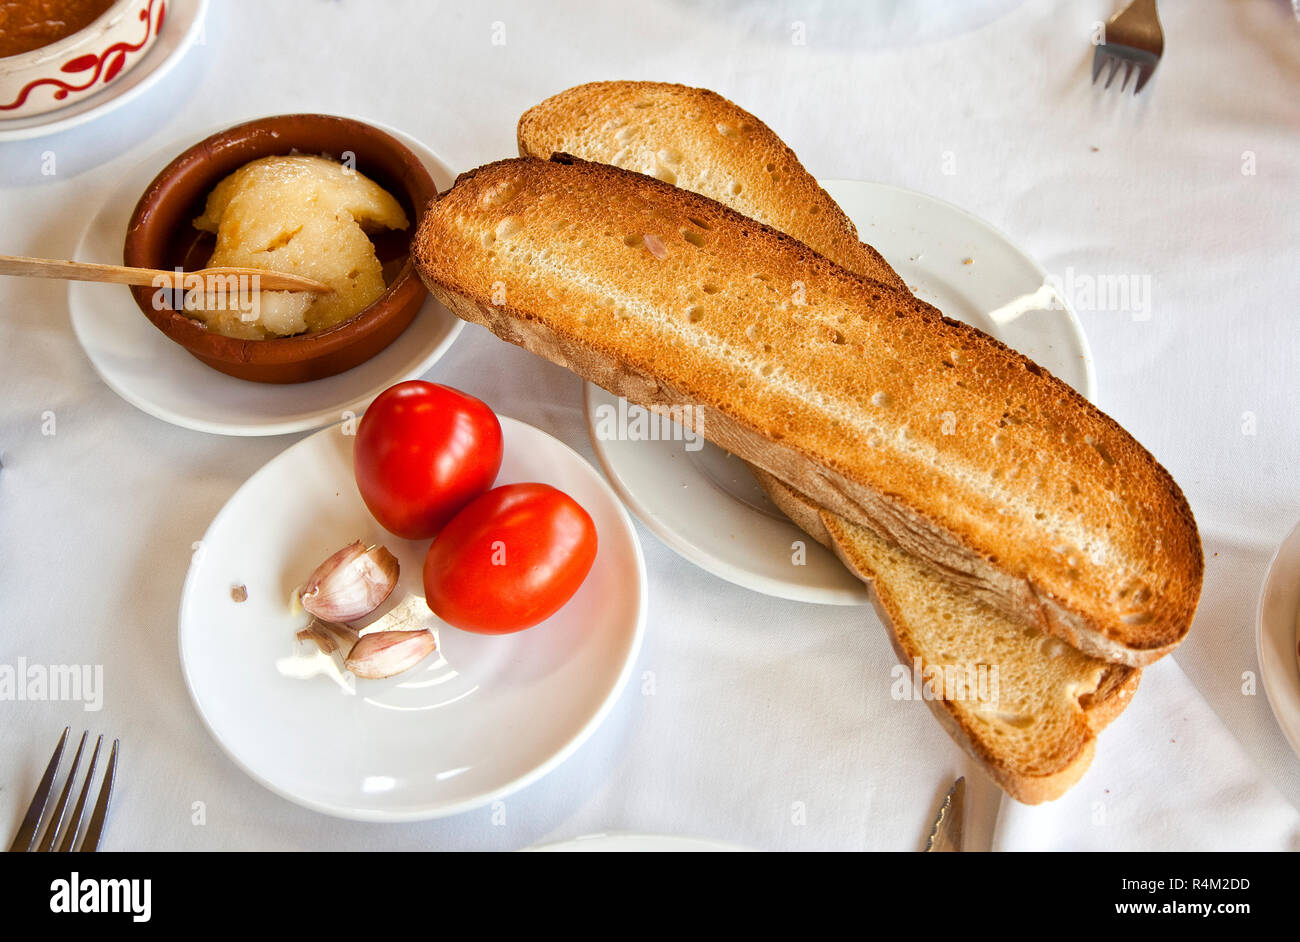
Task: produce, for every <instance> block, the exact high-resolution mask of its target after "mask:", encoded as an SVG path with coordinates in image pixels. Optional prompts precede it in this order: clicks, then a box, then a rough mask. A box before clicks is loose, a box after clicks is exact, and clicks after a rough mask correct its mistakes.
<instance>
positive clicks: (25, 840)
mask: <svg viewBox="0 0 1300 942" xmlns="http://www.w3.org/2000/svg"><path fill="white" fill-rule="evenodd" d="M70 731H71V727H69V726H65V727H63V735H62V736H60V737H59V744H58V746H56V747H55V749H54V755H53V756H51V757H50V764H49V765H48V766H46V767H45V775H44V776H43V777H42V778H41V784H39V785H37V786H36V794H35V795H33V796H32V803H31V804H30V805H28V806H27V816H26V817H24V818H23V823H22V826H21V827H19V828H18V833H17V834H16V835H15V836H14V842H13V843H12V844H10V845H9V850H11V851H15V850H31V849H32V844H33V843H35V841H36V832H37V830H38V829H39V828H40V824H41V815H42V814H44V813H45V803H46V802H47V801H49V800H50V790H51V789H52V788H53V787H54V776H55V775H57V774H58V772H59V760H60V759H62V758H63V747H64V745H65V744H66V743H67V741H68V733H69V732H70Z"/></svg>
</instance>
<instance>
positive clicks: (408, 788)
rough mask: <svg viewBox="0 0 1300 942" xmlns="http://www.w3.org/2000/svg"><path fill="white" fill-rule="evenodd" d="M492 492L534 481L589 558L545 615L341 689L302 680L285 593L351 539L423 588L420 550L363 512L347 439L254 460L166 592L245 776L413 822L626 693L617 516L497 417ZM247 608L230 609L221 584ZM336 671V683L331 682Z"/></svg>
mask: <svg viewBox="0 0 1300 942" xmlns="http://www.w3.org/2000/svg"><path fill="white" fill-rule="evenodd" d="M501 426H502V430H503V431H504V433H505V460H504V462H503V464H502V467H501V473H500V475H499V476H498V477H497V483H498V484H509V483H515V482H522V481H540V482H543V483H546V484H551V485H552V486H554V487H557V488H559V489H560V490H562V491H564V492H565V493H567V494H569V495H570V496H572V497H573V499H574V500H576V501H577V502H578V503H579V504H581V505H582V507H583V508H585V509H586V511H587V512H588V513H589V514H590V515H591V518H592V520H593V521H594V522H595V524H596V533H597V539H598V548H597V553H596V561H595V563H594V564H593V566H592V569H591V572H590V574H589V575H588V576H587V579H586V581H585V582H584V583H583V584H582V587H581V588H580V589H579V590H578V593H577V594H576V595H575V596H574V597H573V598H572V599H570V600H569V602H568V604H567V605H565V606H564V608H562V609H560V611H559V612H557V613H556V614H555V615H553V616H551V617H550V618H549V619H547V620H546V621H545V622H543V623H542V624H540V625H537V626H535V627H533V628H530V629H528V630H526V631H522V632H518V633H515V634H508V635H495V636H488V635H475V634H470V633H468V632H464V631H459V630H457V629H455V628H451V627H448V626H445V625H444V626H442V627H441V628H440V630H439V651H438V652H437V653H435V654H434V655H432V656H431V657H429V658H428V659H427V660H426V661H424V662H423V663H422V664H420V665H418V666H417V667H416V668H414V669H412V670H411V671H408V672H407V673H405V674H400V675H398V676H396V677H392V678H389V679H387V680H378V681H377V680H356V681H355V683H354V692H352V693H349V692H348V690H347V687H346V686H345V684H344V683H342V682H340V679H338V678H336V677H332V676H330V675H326V674H320V675H317V676H313V677H309V678H306V679H300V678H298V677H294V676H288V675H286V673H284V671H285V670H286V668H287V667H288V666H290V665H300V664H302V661H301V660H300V659H299V660H292V659H294V658H301V656H302V652H303V651H305V650H306V648H307V646H306V645H299V643H298V642H297V641H296V640H295V638H294V635H295V632H296V631H297V630H298V629H299V628H301V627H302V626H303V624H304V623H305V621H306V616H305V615H302V614H294V613H292V612H291V611H290V610H289V604H288V600H289V597H290V594H291V592H292V591H293V588H294V587H295V586H297V585H299V584H300V583H301V582H302V581H303V580H305V578H306V577H307V576H308V575H310V574H311V572H312V571H313V570H314V569H315V568H316V566H317V564H319V563H320V562H321V561H322V560H324V559H325V558H326V557H328V556H329V555H330V554H331V553H333V552H334V551H335V550H336V549H338V548H340V547H342V546H344V545H346V544H348V543H350V542H352V541H353V540H356V539H362V540H366V541H370V542H374V543H382V544H383V545H385V546H387V547H388V549H389V550H390V551H392V552H393V553H394V554H395V555H396V556H397V557H398V559H399V561H400V563H401V567H402V569H401V577H400V581H399V585H398V587H397V589H396V590H395V591H394V594H393V598H394V599H396V598H398V597H400V596H403V595H404V594H405V593H407V592H413V593H416V594H419V595H423V592H422V589H421V570H422V568H423V563H424V555H425V551H426V550H427V548H428V543H427V542H409V541H406V540H400V539H398V538H396V537H394V536H392V535H391V534H389V533H387V532H385V531H384V530H383V528H381V527H380V526H379V525H378V524H377V523H375V521H374V519H373V518H372V517H371V516H370V514H369V512H367V510H366V508H365V505H364V504H363V503H362V501H361V498H360V496H359V495H358V493H357V488H356V484H355V483H354V482H353V477H352V444H353V441H354V438H352V437H350V436H348V435H346V434H344V426H343V425H338V426H334V427H331V428H327V429H322V430H321V431H319V432H317V433H316V434H314V435H311V436H310V437H308V438H305V439H303V440H302V441H300V442H298V443H297V444H296V445H293V446H292V447H290V448H289V449H287V450H286V451H284V452H283V453H282V454H280V455H279V456H278V457H276V458H275V459H273V460H272V461H270V462H269V463H268V464H267V465H266V466H264V467H263V468H262V469H261V470H260V471H258V472H257V473H256V474H254V475H253V476H252V477H251V478H249V479H248V481H247V482H246V483H245V484H244V485H243V486H242V487H241V488H240V489H239V490H238V491H237V492H235V494H234V496H233V497H231V498H230V500H229V502H227V504H226V506H225V507H224V508H222V510H221V512H220V513H218V514H217V516H216V518H215V519H214V520H213V522H212V525H211V527H209V528H208V532H207V534H206V535H205V536H204V537H203V541H202V543H200V544H199V546H198V549H197V550H196V553H195V558H194V560H193V562H192V563H191V565H190V571H189V575H188V576H187V577H186V580H185V588H184V591H183V592H182V595H181V607H180V628H179V636H180V655H181V667H182V670H183V672H184V675H185V682H186V684H187V685H188V687H189V690H190V695H191V697H192V698H193V700H194V705H195V707H196V708H197V709H198V712H199V715H200V717H202V719H203V722H204V723H205V724H207V727H208V729H209V730H210V731H211V733H212V735H213V736H214V737H215V738H216V740H217V742H218V743H219V744H220V745H221V747H222V748H223V749H224V750H225V751H226V753H227V754H228V755H229V756H230V757H231V759H233V760H234V761H235V762H236V763H237V764H238V765H239V766H240V768H242V769H243V770H244V771H245V772H247V773H248V774H249V775H250V776H252V777H253V778H254V779H255V780H257V781H258V782H260V783H261V784H262V785H265V786H266V787H267V788H269V789H271V790H272V791H273V792H276V793H277V794H279V795H282V796H283V797H285V798H288V799H289V800H291V801H294V802H297V803H298V804H300V805H304V806H305V807H308V808H312V809H314V810H316V811H320V812H323V813H325V814H331V815H337V816H339V817H344V818H353V819H358V820H365V821H412V820H419V819H424V818H435V817H442V816H444V815H449V814H456V813H458V812H461V811H467V810H469V809H471V808H475V807H478V806H480V805H483V804H486V803H488V802H491V801H494V800H496V799H498V798H501V797H503V796H505V795H508V794H510V793H511V792H514V791H516V790H517V789H520V788H523V787H524V786H525V785H528V784H529V783H531V782H533V781H535V780H537V779H538V778H540V777H541V776H543V775H545V774H546V773H547V772H549V771H550V770H551V769H553V768H555V767H556V766H557V765H559V764H560V763H561V762H562V761H564V759H566V758H567V757H568V756H569V755H571V754H572V753H573V752H574V750H576V749H577V748H578V746H579V745H581V744H582V742H583V741H584V740H585V739H586V738H587V737H588V736H589V735H591V733H592V732H593V731H594V730H595V729H596V727H597V726H599V725H600V722H601V721H602V720H603V719H604V718H605V716H606V715H607V714H608V713H609V711H610V709H611V708H612V706H613V704H614V702H615V700H616V699H617V698H618V695H619V692H620V691H621V690H622V689H623V687H624V686H625V684H626V681H627V678H628V676H629V674H630V672H631V670H632V666H633V662H634V661H635V660H636V654H637V650H638V648H639V647H640V644H641V636H642V632H643V629H644V625H645V615H646V575H645V561H644V560H643V559H642V556H641V547H640V544H639V543H638V542H637V537H636V532H635V530H634V528H633V526H632V522H631V519H630V518H629V517H628V515H627V512H626V511H625V510H624V509H623V506H622V505H621V504H620V503H619V501H618V498H617V497H615V495H614V493H613V492H612V491H611V490H610V489H609V486H608V485H607V484H606V483H605V481H604V478H602V477H601V475H600V473H599V472H598V471H596V469H595V468H593V467H592V466H591V465H589V464H588V463H587V462H586V461H584V460H583V459H582V458H581V457H580V456H579V455H578V454H577V453H576V452H574V451H573V450H572V449H570V448H569V447H568V446H567V445H564V444H562V443H560V442H558V441H556V440H555V439H554V438H552V437H551V436H549V435H547V434H546V433H544V432H541V431H539V430H537V429H535V428H533V427H532V426H529V425H525V424H524V423H522V422H519V421H516V420H514V419H508V418H504V417H503V418H502V419H501ZM236 586H243V587H245V588H244V591H245V592H246V594H247V598H246V600H245V601H243V602H237V601H235V597H234V596H232V588H233V587H236ZM350 676H351V675H341V679H342V680H343V681H346V680H347V679H348V678H349V677H350Z"/></svg>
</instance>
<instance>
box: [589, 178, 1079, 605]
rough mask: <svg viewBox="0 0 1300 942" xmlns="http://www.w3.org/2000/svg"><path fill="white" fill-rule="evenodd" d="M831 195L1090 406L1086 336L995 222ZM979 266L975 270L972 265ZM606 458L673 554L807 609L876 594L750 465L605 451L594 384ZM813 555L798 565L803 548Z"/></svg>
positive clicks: (905, 267)
mask: <svg viewBox="0 0 1300 942" xmlns="http://www.w3.org/2000/svg"><path fill="white" fill-rule="evenodd" d="M820 182H821V184H822V186H824V187H825V188H826V190H827V191H828V192H829V193H830V195H831V197H832V198H833V199H834V200H835V201H836V202H837V203H839V205H840V206H841V207H842V208H843V209H844V211H845V212H846V213H847V214H848V215H849V218H851V219H852V220H853V222H854V223H855V224H856V225H857V227H858V235H859V236H860V237H861V238H862V239H863V241H865V242H868V243H870V244H871V245H873V246H875V247H876V249H878V250H879V251H880V253H881V254H882V255H884V256H885V258H886V259H888V260H889V263H890V264H891V265H892V266H893V267H894V269H895V271H897V272H898V273H899V275H901V276H902V277H903V279H904V280H905V281H906V282H907V284H908V286H909V287H910V288H911V289H912V291H913V292H914V293H915V294H916V295H917V297H919V298H921V299H922V300H924V301H928V302H929V303H931V304H933V305H934V306H935V307H937V308H939V310H941V311H943V312H944V313H945V314H947V315H948V316H950V317H955V318H958V319H960V320H963V321H966V322H967V323H970V324H973V325H975V326H976V327H978V328H980V329H981V330H983V331H985V332H987V333H989V334H992V335H993V336H994V337H996V338H998V339H999V340H1001V341H1002V342H1003V343H1005V344H1007V345H1008V346H1011V347H1014V348H1015V349H1017V350H1019V351H1021V352H1022V353H1024V354H1026V355H1027V356H1029V357H1030V358H1031V359H1033V360H1034V361H1036V362H1037V363H1038V364H1040V365H1041V366H1043V367H1044V368H1046V369H1047V370H1049V371H1050V372H1052V373H1053V374H1055V375H1056V376H1057V377H1058V378H1060V379H1062V380H1064V381H1065V382H1067V383H1069V384H1070V385H1071V386H1073V387H1074V388H1075V389H1077V390H1078V391H1079V392H1081V393H1082V394H1083V395H1084V396H1086V397H1087V398H1088V399H1092V398H1093V396H1094V394H1095V376H1094V373H1093V365H1092V357H1091V355H1090V353H1089V351H1088V343H1087V341H1086V340H1085V339H1084V336H1083V329H1082V327H1081V325H1080V324H1079V320H1078V318H1077V317H1075V315H1074V312H1073V311H1072V310H1071V309H1070V307H1069V305H1068V303H1066V301H1065V300H1064V299H1062V298H1061V296H1060V295H1059V294H1058V293H1057V291H1056V290H1055V288H1054V287H1053V286H1052V284H1051V282H1050V281H1049V280H1048V278H1047V272H1046V271H1045V270H1044V269H1043V267H1042V266H1041V265H1039V264H1038V263H1037V262H1036V261H1034V259H1033V258H1031V257H1030V256H1029V255H1028V254H1027V253H1026V252H1024V251H1023V250H1022V249H1020V248H1019V247H1018V246H1016V244H1015V243H1013V242H1012V241H1011V240H1010V239H1008V238H1007V237H1006V236H1005V235H1003V234H1002V233H1001V232H999V231H998V230H997V229H995V228H993V227H992V226H991V225H989V224H988V223H986V222H984V221H983V220H981V219H979V218H978V217H976V216H972V215H971V214H970V213H968V212H966V211H965V210H962V209H959V208H958V207H956V206H953V205H952V204H950V203H945V202H943V201H942V200H937V199H935V198H934V197H931V196H925V195H924V194H921V193H915V192H913V191H911V190H904V189H900V188H898V187H894V186H887V185H885V184H883V183H861V182H855V181H851V180H823V181H820ZM968 259H969V260H970V261H969V264H967V260H968ZM584 398H585V404H586V410H587V427H588V433H589V434H590V436H591V441H592V447H593V448H594V449H595V452H596V457H597V459H598V460H599V461H600V463H601V466H602V467H603V468H604V469H605V473H606V475H607V476H608V477H609V479H610V481H611V482H612V483H613V485H614V489H615V490H617V491H618V494H619V496H620V497H622V498H623V500H624V502H625V503H626V504H627V505H628V506H629V507H630V508H632V511H633V512H634V513H635V514H636V515H637V517H639V518H640V519H641V521H642V522H643V523H644V524H645V525H646V526H647V527H649V528H650V529H651V530H652V531H654V533H655V534H656V535H657V536H658V537H659V538H660V539H662V540H663V541H664V542H665V543H667V544H668V545H669V546H671V547H672V548H673V549H674V550H676V551H677V552H678V553H680V554H681V555H682V556H684V557H686V558H687V559H689V560H690V561H691V562H693V563H695V564H696V565H697V566H699V567H701V568H702V569H705V570H707V571H708V572H711V573H713V574H714V575H716V576H719V577H721V578H723V579H726V580H727V581H729V582H734V583H736V584H737V585H741V586H744V587H745V588H748V589H753V590H754V591H756V592H763V593H765V594H767V595H774V596H778V597H780V598H786V599H793V600H795V601H800V602H821V603H826V604H838V605H856V604H861V603H864V602H866V601H867V593H866V589H865V587H864V586H863V585H862V584H861V583H860V582H859V581H858V580H857V579H856V578H854V577H853V576H852V575H850V574H849V572H848V570H846V569H845V568H844V567H843V566H842V565H841V564H840V562H839V560H837V559H836V558H835V556H834V554H832V553H831V552H830V551H829V550H826V549H823V548H822V547H821V546H819V545H818V544H816V543H815V542H814V541H812V540H811V539H809V538H808V536H807V535H806V534H804V532H803V531H802V530H800V529H799V528H798V527H796V526H795V525H794V524H792V523H790V522H789V520H787V519H786V517H785V515H783V514H782V513H781V512H780V511H779V510H777V508H776V507H775V506H774V505H773V504H772V503H771V502H770V501H769V500H768V499H767V497H766V496H765V495H764V494H763V491H762V489H761V488H759V486H758V484H757V483H756V482H755V481H754V479H753V476H752V475H751V474H750V473H749V470H748V469H747V468H746V467H745V466H744V464H743V463H741V462H740V460H739V459H737V458H735V457H733V456H731V455H728V454H727V453H725V452H723V451H722V450H721V449H719V448H717V447H715V446H713V445H711V444H708V443H707V442H706V443H705V444H704V447H703V448H701V449H699V450H697V451H688V450H687V449H686V448H685V447H684V443H683V442H680V441H678V442H673V441H628V440H602V439H601V438H600V437H599V436H597V434H596V428H597V424H596V423H597V411H596V410H597V409H601V408H602V407H613V408H617V407H618V402H619V400H618V399H617V397H615V396H612V395H610V394H609V393H607V392H606V391H605V390H603V389H601V388H600V387H598V386H595V385H592V384H590V383H588V384H587V387H586V395H585V397H584ZM796 541H798V542H800V543H802V544H804V545H806V557H804V558H805V564H803V565H793V564H792V558H793V553H794V549H793V545H794V544H795V543H796Z"/></svg>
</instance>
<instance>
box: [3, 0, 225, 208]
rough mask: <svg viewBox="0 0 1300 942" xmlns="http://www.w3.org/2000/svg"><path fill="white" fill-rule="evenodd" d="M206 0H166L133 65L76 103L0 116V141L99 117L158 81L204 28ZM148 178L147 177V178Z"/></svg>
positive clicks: (45, 132) (54, 131)
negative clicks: (157, 29)
mask: <svg viewBox="0 0 1300 942" xmlns="http://www.w3.org/2000/svg"><path fill="white" fill-rule="evenodd" d="M207 9H208V0H168V3H167V12H166V16H165V17H164V19H163V27H162V32H161V33H160V34H159V35H158V38H157V39H156V40H154V43H153V45H152V46H150V47H149V51H148V52H146V53H145V56H144V58H143V59H141V60H140V61H139V62H138V63H136V65H135V66H134V67H132V68H131V69H130V70H129V71H127V72H126V73H125V74H123V75H121V76H118V79H117V81H115V82H111V83H110V84H109V85H107V86H106V87H105V88H104V90H103V91H101V92H97V93H95V94H94V95H91V96H89V97H88V98H83V99H81V100H79V101H77V102H76V103H75V104H71V105H68V106H67V107H66V108H59V109H56V110H55V111H47V112H45V113H44V114H37V115H32V116H31V117H29V118H7V119H0V141H22V140H27V139H29V138H33V137H44V136H45V135H48V134H57V133H58V132H60V131H66V130H68V129H69V128H75V127H76V126H77V125H79V124H85V123H86V122H87V121H93V120H95V119H96V118H101V117H103V116H104V115H106V114H108V113H109V112H112V111H116V110H117V109H118V108H121V107H122V106H123V105H125V104H128V103H129V102H132V101H134V100H135V99H136V98H139V97H140V96H141V95H143V94H144V93H145V92H146V91H148V90H149V89H150V88H152V87H153V86H155V85H157V84H158V83H159V82H161V81H162V80H163V79H164V78H166V76H167V73H168V72H170V71H171V70H172V68H173V67H174V66H175V65H176V63H178V62H180V60H181V59H182V58H183V57H184V55H185V51H186V50H187V49H189V48H190V46H192V45H193V44H194V41H195V40H196V39H197V38H198V36H199V34H200V33H201V32H202V30H203V17H204V15H205V14H206V13H207ZM146 182H148V181H146Z"/></svg>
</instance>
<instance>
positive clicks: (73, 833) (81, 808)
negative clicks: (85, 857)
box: [59, 734, 104, 854]
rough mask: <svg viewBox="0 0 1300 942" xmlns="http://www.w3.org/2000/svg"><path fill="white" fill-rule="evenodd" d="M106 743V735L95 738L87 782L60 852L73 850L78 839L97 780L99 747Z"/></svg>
mask: <svg viewBox="0 0 1300 942" xmlns="http://www.w3.org/2000/svg"><path fill="white" fill-rule="evenodd" d="M102 745H104V736H103V734H100V737H99V738H98V739H97V740H95V751H94V752H92V753H91V754H90V768H89V769H88V770H87V771H86V784H84V785H82V786H81V794H80V795H79V796H77V806H76V807H75V808H73V809H72V820H71V821H70V822H69V823H68V830H67V832H66V833H65V834H64V835H63V843H62V844H60V845H59V853H61V854H66V853H67V852H68V851H70V850H72V845H73V844H75V843H76V841H77V832H78V831H80V830H81V819H82V818H83V817H85V814H86V798H87V797H88V796H89V795H90V786H91V783H92V782H94V781H95V766H96V765H98V764H99V747H100V746H102Z"/></svg>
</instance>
